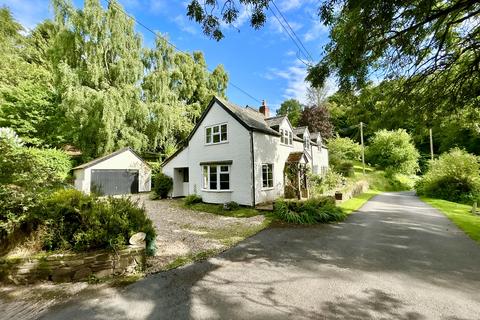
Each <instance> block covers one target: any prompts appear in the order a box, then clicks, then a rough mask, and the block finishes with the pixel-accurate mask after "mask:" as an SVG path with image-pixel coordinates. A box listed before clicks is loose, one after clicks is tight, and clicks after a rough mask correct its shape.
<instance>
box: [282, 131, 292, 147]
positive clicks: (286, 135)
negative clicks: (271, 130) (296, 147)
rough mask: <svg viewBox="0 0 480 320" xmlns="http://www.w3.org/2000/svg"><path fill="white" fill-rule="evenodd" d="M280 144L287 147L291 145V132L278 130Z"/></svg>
mask: <svg viewBox="0 0 480 320" xmlns="http://www.w3.org/2000/svg"><path fill="white" fill-rule="evenodd" d="M280 142H281V143H282V144H284V145H287V146H292V145H293V133H292V131H289V130H285V129H280Z"/></svg>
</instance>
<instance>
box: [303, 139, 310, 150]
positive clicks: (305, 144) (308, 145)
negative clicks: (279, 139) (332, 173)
mask: <svg viewBox="0 0 480 320" xmlns="http://www.w3.org/2000/svg"><path fill="white" fill-rule="evenodd" d="M303 146H304V147H305V149H310V139H309V138H308V137H305V140H304V141H303Z"/></svg>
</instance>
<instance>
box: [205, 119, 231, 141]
mask: <svg viewBox="0 0 480 320" xmlns="http://www.w3.org/2000/svg"><path fill="white" fill-rule="evenodd" d="M227 141H228V135H227V124H226V123H224V124H217V125H214V126H209V127H206V128H205V143H206V144H215V143H222V142H227Z"/></svg>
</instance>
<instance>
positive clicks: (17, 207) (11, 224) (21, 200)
mask: <svg viewBox="0 0 480 320" xmlns="http://www.w3.org/2000/svg"><path fill="white" fill-rule="evenodd" d="M39 197H40V195H39V194H38V193H35V192H32V191H30V190H28V189H25V188H22V187H19V186H15V185H0V244H1V245H0V247H1V248H4V247H7V246H9V245H11V243H10V236H11V235H12V234H13V233H14V231H15V230H19V229H20V228H21V227H22V226H25V225H26V224H27V223H29V222H30V220H31V219H30V214H29V213H30V210H31V209H32V208H34V207H35V206H36V205H37V199H38V198H39Z"/></svg>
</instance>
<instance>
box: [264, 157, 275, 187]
mask: <svg viewBox="0 0 480 320" xmlns="http://www.w3.org/2000/svg"><path fill="white" fill-rule="evenodd" d="M263 168H267V181H265V180H264V179H263ZM269 173H270V174H271V175H272V179H269V178H268V174H269ZM265 182H266V186H265ZM269 182H271V185H270V184H269ZM273 186H274V175H273V163H262V189H263V190H271V189H273Z"/></svg>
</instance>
